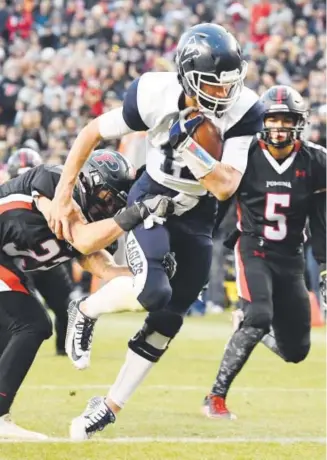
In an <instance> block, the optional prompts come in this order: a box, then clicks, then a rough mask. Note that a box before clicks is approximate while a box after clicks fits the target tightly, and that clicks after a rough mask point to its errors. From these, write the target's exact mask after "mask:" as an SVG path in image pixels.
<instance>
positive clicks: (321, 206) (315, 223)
mask: <svg viewBox="0 0 327 460" xmlns="http://www.w3.org/2000/svg"><path fill="white" fill-rule="evenodd" d="M325 189H326V149H324V148H323V147H320V146H319V145H316V144H313V143H311V142H302V143H300V142H298V141H297V142H296V144H295V148H294V151H293V152H292V153H291V154H290V155H289V156H288V157H287V158H286V159H285V160H284V161H282V162H278V161H277V160H275V159H274V158H273V157H272V156H271V155H270V154H269V153H268V152H267V150H266V148H265V144H263V143H261V141H257V140H255V141H254V142H253V143H252V145H251V147H250V151H249V161H248V167H247V170H246V173H245V174H244V176H243V179H242V182H241V184H240V187H239V189H238V191H237V210H238V228H239V230H241V231H242V232H243V233H247V234H252V235H255V236H259V237H260V236H261V237H263V238H265V240H267V241H268V242H269V241H270V242H272V243H273V242H275V243H279V245H281V247H282V248H283V250H287V249H288V248H289V249H292V248H295V247H297V246H299V245H300V244H301V243H302V242H303V240H304V232H303V230H304V227H305V223H306V219H307V218H309V224H310V231H311V233H312V237H313V241H314V242H315V248H316V251H315V252H316V257H317V259H318V260H319V261H323V260H324V259H325V257H326V256H325V252H326V249H325V248H326V242H325V240H326V215H325V205H326V193H325Z"/></svg>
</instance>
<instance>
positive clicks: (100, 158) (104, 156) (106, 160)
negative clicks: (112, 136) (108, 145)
mask: <svg viewBox="0 0 327 460" xmlns="http://www.w3.org/2000/svg"><path fill="white" fill-rule="evenodd" d="M93 160H94V161H96V162H97V163H99V165H100V166H102V165H106V166H107V167H108V168H109V169H111V171H118V169H119V164H118V161H117V160H116V158H115V157H114V155H113V154H112V153H109V152H101V153H99V155H96V156H94V157H93Z"/></svg>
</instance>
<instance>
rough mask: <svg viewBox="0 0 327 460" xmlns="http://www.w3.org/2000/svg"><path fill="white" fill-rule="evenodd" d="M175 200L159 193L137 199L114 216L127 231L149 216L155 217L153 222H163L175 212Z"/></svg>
mask: <svg viewBox="0 0 327 460" xmlns="http://www.w3.org/2000/svg"><path fill="white" fill-rule="evenodd" d="M173 212H174V202H173V200H172V198H170V197H168V196H163V195H157V196H153V197H149V198H145V199H144V200H142V201H136V202H135V203H134V204H133V205H132V206H131V207H130V208H127V209H125V210H124V211H123V212H121V213H120V214H118V215H116V216H115V217H114V220H115V221H116V223H117V224H118V225H119V227H120V228H122V229H123V230H124V231H125V232H128V231H130V230H132V229H133V228H135V227H136V226H137V225H138V224H140V223H141V222H143V221H144V220H145V219H147V218H148V217H150V216H152V217H153V223H163V220H162V219H165V218H166V217H167V216H169V215H171V214H173Z"/></svg>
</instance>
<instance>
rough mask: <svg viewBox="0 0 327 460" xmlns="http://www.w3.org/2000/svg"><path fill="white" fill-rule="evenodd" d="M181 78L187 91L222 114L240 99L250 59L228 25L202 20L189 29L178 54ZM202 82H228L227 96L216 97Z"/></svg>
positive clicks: (177, 60)
mask: <svg viewBox="0 0 327 460" xmlns="http://www.w3.org/2000/svg"><path fill="white" fill-rule="evenodd" d="M176 65H177V71H178V79H179V81H180V83H181V85H182V87H183V90H184V91H185V93H186V94H187V95H188V96H190V97H194V96H195V97H196V98H197V103H198V105H199V106H200V107H203V108H204V109H207V110H210V111H211V112H213V113H215V114H216V115H220V114H222V113H224V112H226V111H227V110H229V109H230V108H231V107H232V105H233V104H234V103H235V102H236V101H237V99H238V98H239V96H240V93H241V91H242V88H243V81H244V78H245V76H246V71H247V63H246V62H245V61H244V60H243V58H242V52H241V48H240V45H239V44H238V42H237V40H236V39H235V38H234V37H233V35H232V34H231V33H230V32H228V31H227V30H226V29H224V27H222V26H218V25H216V24H199V25H196V26H194V27H191V28H190V29H189V30H188V31H187V32H185V33H184V34H183V35H182V36H181V38H180V40H179V43H178V46H177V54H176ZM202 84H210V85H216V86H225V87H227V88H228V95H227V97H220V98H219V97H214V96H210V95H208V94H207V93H205V92H204V91H203V90H202V89H201V85H202Z"/></svg>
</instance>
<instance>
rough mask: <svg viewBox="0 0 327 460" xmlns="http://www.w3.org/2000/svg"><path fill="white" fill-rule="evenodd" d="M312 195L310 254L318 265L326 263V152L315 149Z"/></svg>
mask: <svg viewBox="0 0 327 460" xmlns="http://www.w3.org/2000/svg"><path fill="white" fill-rule="evenodd" d="M312 179H313V180H312V183H313V194H312V197H311V203H310V212H309V226H310V233H311V237H312V241H311V245H312V252H313V255H314V257H315V259H316V260H317V262H318V263H320V264H322V263H323V264H325V263H326V152H325V150H324V149H319V150H318V149H316V150H315V151H314V156H313V159H312Z"/></svg>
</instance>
